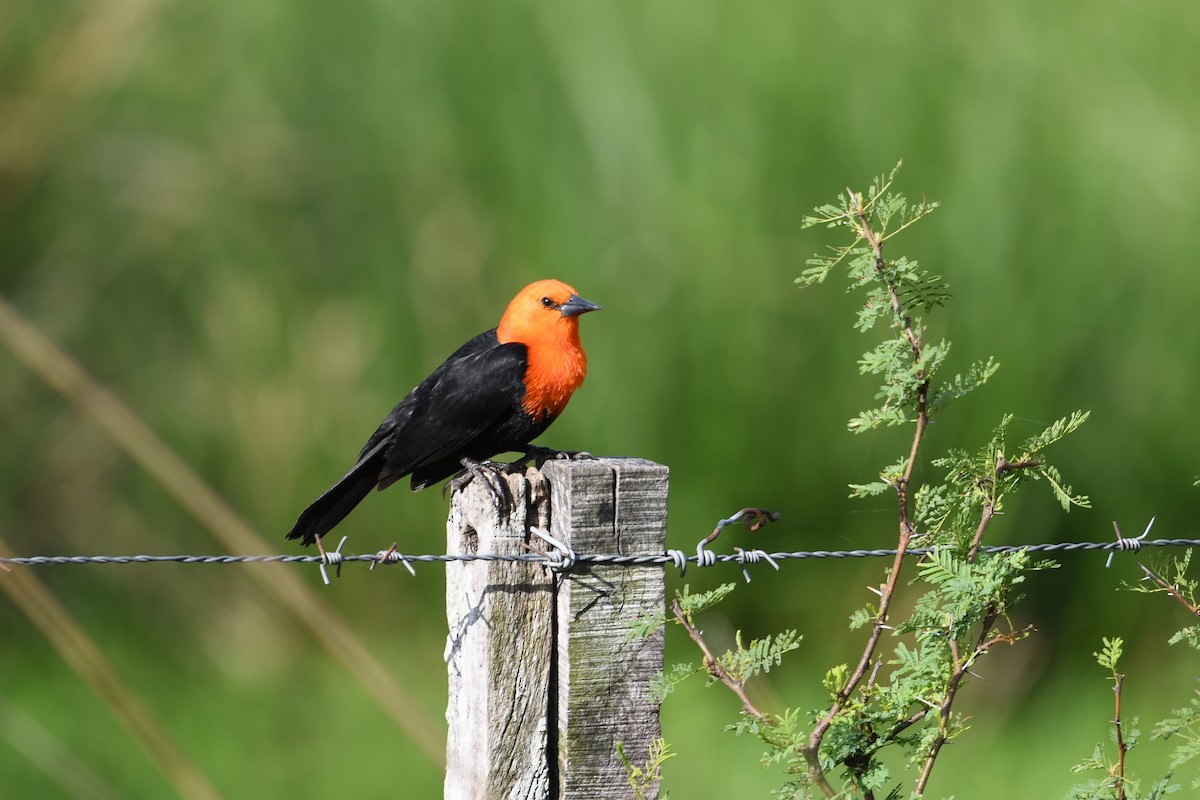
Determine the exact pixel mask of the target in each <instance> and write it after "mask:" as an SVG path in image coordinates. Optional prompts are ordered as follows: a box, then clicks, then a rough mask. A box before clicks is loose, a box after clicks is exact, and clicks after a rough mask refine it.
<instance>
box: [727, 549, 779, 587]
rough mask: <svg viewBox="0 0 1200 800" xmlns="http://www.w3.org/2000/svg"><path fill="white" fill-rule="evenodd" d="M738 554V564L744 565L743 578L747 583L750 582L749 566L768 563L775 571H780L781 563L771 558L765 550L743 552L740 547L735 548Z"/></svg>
mask: <svg viewBox="0 0 1200 800" xmlns="http://www.w3.org/2000/svg"><path fill="white" fill-rule="evenodd" d="M733 549H734V550H735V551H736V552H737V554H738V563H739V564H741V565H742V577H744V578H745V579H746V583H749V582H750V570H748V569H746V565H747V564H757V563H758V562H759V561H760V560H763V561H766V562H767V563H768V564H770V565H771V566H772V567H774V568H775V571H776V572H778V571H779V562H777V561H776V560H775V559H773V558H771V555H770V553H767V552H765V551H763V550H743V549H742V548H740V547H735V548H733Z"/></svg>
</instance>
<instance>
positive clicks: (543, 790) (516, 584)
mask: <svg viewBox="0 0 1200 800" xmlns="http://www.w3.org/2000/svg"><path fill="white" fill-rule="evenodd" d="M507 481H508V486H509V489H510V491H511V492H512V496H513V498H514V499H515V502H514V508H513V510H512V513H511V515H510V516H509V518H508V519H507V520H504V521H503V522H502V521H500V520H499V519H498V515H497V514H496V512H495V509H494V507H493V501H492V498H491V495H490V494H488V492H487V490H486V487H485V486H483V485H482V482H481V481H478V480H476V481H472V482H471V483H470V484H468V485H467V486H466V488H465V489H464V490H463V491H462V492H458V493H455V496H454V498H453V500H452V502H451V506H450V517H449V519H448V520H447V523H446V544H447V552H448V553H450V554H452V555H453V554H462V553H496V554H502V555H503V554H521V553H527V552H528V550H526V549H525V548H524V547H522V543H528V542H529V533H528V529H529V526H530V525H536V524H538V514H539V512H540V513H541V521H542V524H545V513H546V502H545V498H544V497H543V498H540V502H539V498H538V497H533V498H531V497H530V494H531V492H530V487H531V486H538V485H541V484H540V479H539V480H538V481H535V482H533V483H531V482H530V481H528V480H526V478H525V476H524V475H522V474H521V473H519V472H518V473H515V474H510V475H508V476H507ZM552 583H553V581H552V578H551V575H550V573H549V571H548V570H546V569H545V568H544V567H542V566H540V565H538V564H524V563H516V562H502V561H465V562H464V561H452V562H449V563H448V564H447V565H446V617H447V621H448V622H449V625H450V634H449V636H448V638H447V641H446V666H447V670H448V672H449V703H448V704H447V707H446V721H447V722H448V724H449V732H448V736H447V741H446V783H445V796H446V798H454V800H475V799H476V798H477V799H478V800H493V798H504V799H505V800H543V798H547V797H549V796H550V791H551V776H552V771H551V767H550V765H549V764H548V763H547V741H548V709H549V704H550V695H549V691H550V669H551V658H552V651H551V648H552V644H553V634H552V632H551V624H552V620H553V595H552Z"/></svg>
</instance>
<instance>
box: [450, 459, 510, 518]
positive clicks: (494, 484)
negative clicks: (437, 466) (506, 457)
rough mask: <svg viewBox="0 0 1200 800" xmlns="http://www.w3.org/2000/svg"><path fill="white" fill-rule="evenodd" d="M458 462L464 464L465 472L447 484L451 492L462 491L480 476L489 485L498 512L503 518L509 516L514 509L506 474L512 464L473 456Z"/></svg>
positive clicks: (493, 503)
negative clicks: (477, 458) (476, 458)
mask: <svg viewBox="0 0 1200 800" xmlns="http://www.w3.org/2000/svg"><path fill="white" fill-rule="evenodd" d="M458 463H460V464H462V466H463V472H461V473H459V474H458V475H457V476H456V477H454V478H451V479H450V481H449V482H448V483H447V484H446V485H447V486H448V487H449V488H450V492H451V494H453V493H454V492H457V491H461V490H462V489H464V488H465V487H466V486H467V484H469V483H470V482H471V481H473V480H475V479H477V478H478V479H479V480H480V481H481V482H482V483H483V484H484V485H485V486H487V487H488V491H489V493H490V494H491V496H492V505H493V507H494V508H495V509H496V513H497V514H499V515H500V518H501V519H505V518H507V517H508V514H509V512H510V511H512V507H513V496H512V492H511V491H509V488H508V481H506V480H505V475H507V474H508V470H509V467H511V466H512V465H511V464H505V463H502V462H498V461H476V460H474V459H472V458H463V459H461V460H460V461H459V462H458Z"/></svg>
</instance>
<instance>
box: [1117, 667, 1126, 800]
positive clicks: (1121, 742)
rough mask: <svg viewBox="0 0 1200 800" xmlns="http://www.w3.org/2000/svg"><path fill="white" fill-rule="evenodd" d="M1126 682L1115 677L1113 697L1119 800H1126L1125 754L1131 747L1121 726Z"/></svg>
mask: <svg viewBox="0 0 1200 800" xmlns="http://www.w3.org/2000/svg"><path fill="white" fill-rule="evenodd" d="M1124 682H1125V675H1124V674H1123V673H1120V672H1118V673H1116V674H1115V675H1113V695H1114V696H1115V699H1114V701H1113V704H1114V705H1115V707H1116V710H1115V713H1114V714H1113V728H1115V729H1116V732H1117V765H1116V773H1117V774H1116V775H1114V776H1113V778H1115V783H1114V785H1113V788H1114V789H1116V790H1117V800H1125V754H1126V753H1128V752H1129V745H1128V743H1126V741H1125V733H1124V731H1123V729H1122V725H1121V686H1122V684H1123V683H1124Z"/></svg>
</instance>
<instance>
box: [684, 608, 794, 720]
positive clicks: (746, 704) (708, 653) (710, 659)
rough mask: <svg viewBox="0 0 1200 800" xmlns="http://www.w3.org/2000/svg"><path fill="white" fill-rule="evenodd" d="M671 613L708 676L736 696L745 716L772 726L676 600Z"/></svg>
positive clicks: (741, 682)
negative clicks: (699, 658)
mask: <svg viewBox="0 0 1200 800" xmlns="http://www.w3.org/2000/svg"><path fill="white" fill-rule="evenodd" d="M671 613H673V614H674V615H675V619H676V620H678V621H679V624H680V625H682V626H683V629H684V630H685V631H687V633H688V636H690V637H692V641H693V642H695V643H696V646H697V647H699V648H700V652H701V653H702V654H703V655H704V668H705V669H706V670H707V671H708V674H709V675H712V676H713V677H714V678H716V679H717V680H719V681H720V682H721V683H723V684H725V686H727V687H728V688H729V691H731V692H733V693H734V694H735V695H737V697H738V699H739V700H741V701H742V708H743V709H744V710H745V712H746V713H747V714H749V715H750V716H752V717H754V718H755V719H756V720H758V721H759V722H760V723H761V724H763V725H770V724H772V722H773V720H772V719H771V716H770V715H769V714H767V713H766V712H765V711H763V710H762V709H760V708H759V707H758V706H756V705H754V701H752V700H751V699H750V697H749V695H747V694H746V685H745V682H744V681H740V680H737V679H736V678H734V677H733V676H732V675H730V674H729V672H728V671H727V670H726V669H725V667H724V666H722V665H721V662H720V660H719V659H718V658H717V657H716V656H715V655H713V652H712V650H711V649H710V648H709V646H708V642H706V641H704V634H702V633H701V632H700V630H699V629H698V628H697V627H696V626H695V625H694V624H693V623H692V621H691V619H690V618H689V617H688V615H687V614H686V613H684V610H683V606H682V605H680V603H679V600H678V598H676V599H675V600H673V601H671Z"/></svg>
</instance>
